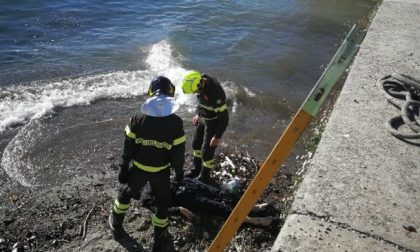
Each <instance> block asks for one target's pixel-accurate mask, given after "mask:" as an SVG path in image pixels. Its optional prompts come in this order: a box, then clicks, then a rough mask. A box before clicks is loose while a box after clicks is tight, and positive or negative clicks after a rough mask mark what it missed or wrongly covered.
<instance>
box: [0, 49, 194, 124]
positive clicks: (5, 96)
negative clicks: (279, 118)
mask: <svg viewBox="0 0 420 252" xmlns="http://www.w3.org/2000/svg"><path fill="white" fill-rule="evenodd" d="M146 63H147V65H148V68H147V69H146V70H139V71H132V72H123V71H120V72H113V73H107V74H100V75H94V76H87V77H80V78H75V79H68V80H60V81H55V82H49V83H32V84H31V85H17V86H11V87H7V88H4V89H3V90H1V91H0V92H1V93H0V132H1V131H4V130H6V129H7V128H8V127H9V126H11V125H14V124H18V123H22V122H25V121H29V120H31V119H34V118H39V117H41V116H43V115H45V114H47V113H50V112H51V111H52V110H53V109H54V108H56V107H69V106H74V105H88V104H90V103H91V102H93V101H95V100H97V99H104V98H105V99H106V98H129V97H134V96H139V95H142V94H144V93H145V92H146V91H147V88H148V85H149V83H150V80H151V79H152V78H153V77H155V76H157V75H165V76H167V77H168V78H170V79H171V80H172V81H173V82H174V84H176V85H177V86H178V87H177V90H178V92H176V93H177V95H176V98H177V102H178V103H180V104H192V103H193V102H194V99H193V96H187V95H184V94H181V92H179V90H181V89H180V87H179V83H180V81H181V78H182V75H183V74H184V73H186V71H187V70H186V69H184V68H182V67H181V66H180V64H179V63H178V62H177V61H176V59H175V58H174V57H173V56H172V49H171V45H170V43H169V42H168V41H162V42H160V43H157V44H154V45H152V46H150V49H149V54H148V57H147V58H146Z"/></svg>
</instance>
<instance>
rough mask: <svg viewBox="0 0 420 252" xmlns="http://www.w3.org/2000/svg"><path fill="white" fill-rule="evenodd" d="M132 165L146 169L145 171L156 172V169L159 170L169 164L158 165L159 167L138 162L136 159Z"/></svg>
mask: <svg viewBox="0 0 420 252" xmlns="http://www.w3.org/2000/svg"><path fill="white" fill-rule="evenodd" d="M134 165H135V166H137V168H139V169H141V170H143V171H147V172H158V171H161V170H163V169H165V168H167V167H169V164H166V165H164V166H159V167H157V166H147V165H143V164H140V163H139V162H137V161H134Z"/></svg>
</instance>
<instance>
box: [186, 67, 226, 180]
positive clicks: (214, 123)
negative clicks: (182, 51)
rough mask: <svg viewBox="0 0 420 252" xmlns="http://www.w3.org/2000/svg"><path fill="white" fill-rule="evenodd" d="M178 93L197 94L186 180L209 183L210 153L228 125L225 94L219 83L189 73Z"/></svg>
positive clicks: (206, 75) (212, 153)
mask: <svg viewBox="0 0 420 252" xmlns="http://www.w3.org/2000/svg"><path fill="white" fill-rule="evenodd" d="M182 91H183V92H184V93H186V94H197V99H198V102H199V104H198V107H197V115H196V116H194V117H193V120H192V123H193V125H194V126H196V130H195V134H194V139H193V142H192V148H193V156H194V169H193V170H192V171H191V173H190V174H189V175H188V176H189V177H197V176H198V177H199V179H200V180H201V181H202V182H205V183H206V182H209V180H210V179H211V177H210V171H211V170H212V169H213V168H214V167H215V166H216V164H215V160H214V153H215V150H216V147H217V146H218V144H219V142H220V139H221V138H222V135H223V133H224V132H225V130H226V127H227V125H228V123H229V114H228V109H227V106H226V94H225V91H224V90H223V87H222V86H221V85H220V83H219V81H218V80H217V79H216V78H214V77H211V76H209V75H208V74H203V75H201V74H200V73H199V72H198V71H189V72H188V73H186V74H185V76H184V78H183V79H182Z"/></svg>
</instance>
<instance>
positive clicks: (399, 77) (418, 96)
mask: <svg viewBox="0 0 420 252" xmlns="http://www.w3.org/2000/svg"><path fill="white" fill-rule="evenodd" d="M379 82H380V84H381V86H382V90H383V91H384V93H385V96H386V99H387V100H388V101H389V102H390V103H391V104H392V105H394V106H395V107H397V108H398V109H400V111H401V113H400V115H398V116H395V117H392V118H391V119H389V120H388V122H387V123H386V127H387V129H388V131H389V132H390V133H391V134H392V135H393V136H395V137H397V138H399V139H403V140H406V139H420V80H417V79H415V78H413V77H411V76H409V75H406V74H391V75H387V76H385V77H383V78H382V79H380V80H379ZM403 125H407V126H408V127H409V128H410V129H411V132H410V131H407V130H404V132H403V131H402V130H400V129H401V128H402V126H403Z"/></svg>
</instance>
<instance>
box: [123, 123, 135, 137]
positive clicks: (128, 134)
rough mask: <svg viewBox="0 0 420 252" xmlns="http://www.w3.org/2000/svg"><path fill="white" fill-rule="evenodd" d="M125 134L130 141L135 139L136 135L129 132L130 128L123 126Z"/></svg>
mask: <svg viewBox="0 0 420 252" xmlns="http://www.w3.org/2000/svg"><path fill="white" fill-rule="evenodd" d="M125 134H126V135H127V136H128V137H129V138H132V139H136V134H134V133H133V132H131V130H130V127H128V125H127V126H125Z"/></svg>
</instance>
